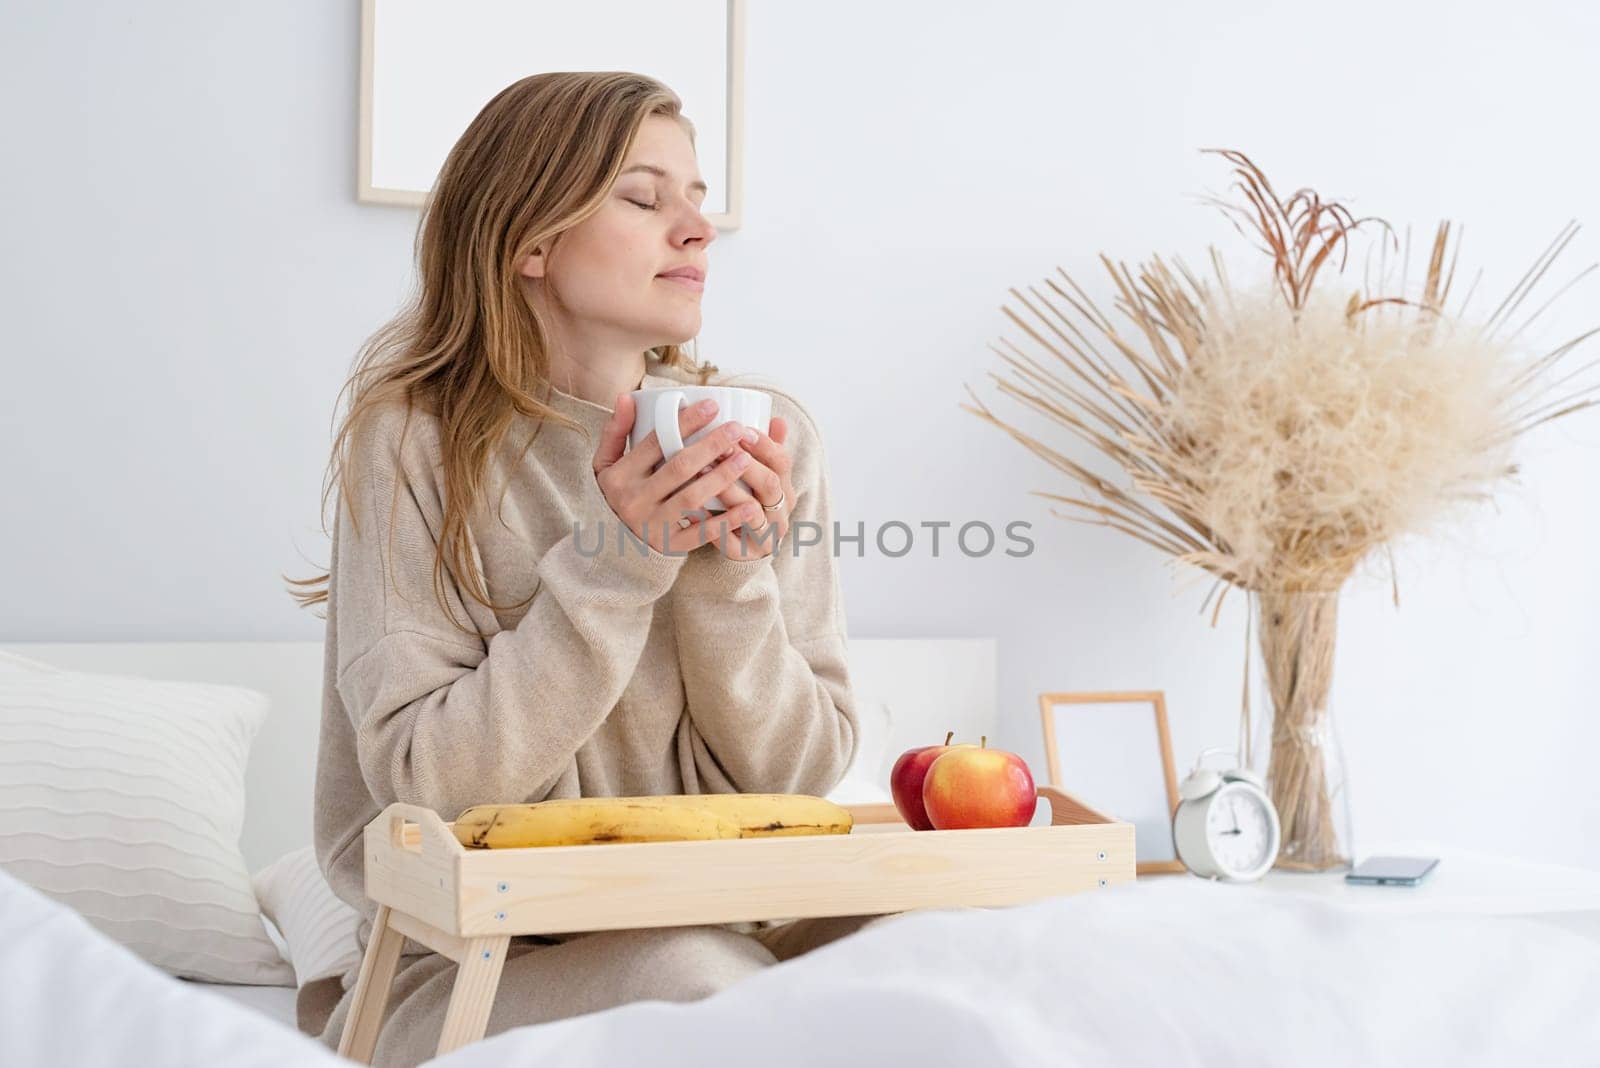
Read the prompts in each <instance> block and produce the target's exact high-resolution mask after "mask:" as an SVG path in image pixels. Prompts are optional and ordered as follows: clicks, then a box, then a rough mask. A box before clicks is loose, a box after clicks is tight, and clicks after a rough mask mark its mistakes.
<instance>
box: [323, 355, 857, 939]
mask: <svg viewBox="0 0 1600 1068" xmlns="http://www.w3.org/2000/svg"><path fill="white" fill-rule="evenodd" d="M685 381H693V380H692V379H691V378H689V377H687V375H686V373H685V372H681V371H679V370H677V369H675V368H670V367H667V366H665V365H663V364H661V363H660V362H659V361H657V360H655V359H654V358H653V357H652V358H651V359H650V360H649V361H648V363H647V367H646V373H645V377H644V380H643V381H642V382H641V383H640V386H641V387H649V386H670V385H675V384H678V383H680V382H685ZM712 384H727V385H749V386H752V387H754V388H761V389H765V390H766V391H768V392H770V393H771V394H772V412H773V415H775V416H782V417H783V418H784V419H785V420H787V421H788V424H789V427H790V435H789V440H788V442H787V448H788V451H789V453H790V455H791V456H792V457H793V460H794V467H793V471H792V474H791V479H792V482H793V485H794V489H795V510H794V513H793V521H794V522H795V523H798V522H800V521H802V520H805V521H810V522H812V523H816V524H818V525H819V527H820V528H821V530H822V532H823V537H822V540H821V542H820V544H817V545H809V546H804V547H802V548H800V549H799V550H798V551H796V550H795V548H794V537H795V533H796V531H795V530H791V531H790V533H789V536H788V537H787V538H786V539H785V541H784V542H783V543H782V544H781V545H780V546H779V547H778V549H777V551H776V552H775V553H774V554H772V555H770V556H767V557H764V558H762V559H760V560H755V561H732V560H729V559H727V558H726V557H725V556H723V555H722V553H721V552H720V551H719V550H718V549H717V547H716V546H715V545H705V546H701V547H700V548H698V549H695V550H693V551H692V552H689V553H680V554H674V555H667V554H662V553H659V552H656V551H655V550H654V549H650V548H649V547H648V546H646V547H645V552H644V554H642V555H641V553H640V551H639V544H640V543H638V542H637V541H630V540H628V539H625V538H621V537H619V535H621V534H622V533H623V531H624V528H623V527H622V526H621V525H620V520H618V519H617V518H616V516H615V513H614V512H612V510H611V507H610V505H609V504H608V503H607V501H606V499H605V497H604V496H603V495H602V493H601V491H600V487H599V485H598V484H597V483H596V481H595V478H594V470H593V456H594V451H595V446H596V444H597V443H598V440H599V438H598V435H599V432H600V430H601V427H602V426H603V424H604V423H605V422H606V420H607V419H608V418H609V417H610V415H611V409H610V408H608V407H604V406H601V405H598V404H594V403H591V402H589V401H586V400H582V399H580V398H577V397H574V396H571V395H569V394H566V393H562V392H559V391H553V392H552V394H551V403H552V404H553V406H555V407H556V408H558V409H559V410H561V411H562V412H564V413H567V414H569V415H571V416H573V417H574V418H576V419H577V420H578V422H579V423H581V424H582V425H583V427H584V428H585V430H586V433H585V434H583V435H580V434H577V433H575V432H573V431H570V430H568V429H566V428H564V427H560V426H554V425H545V426H543V427H542V428H540V430H539V433H538V435H537V437H536V438H535V439H534V444H533V446H532V447H531V448H529V449H527V451H526V452H523V451H522V450H523V446H524V445H525V444H526V442H527V441H528V439H529V435H530V434H531V433H532V431H533V429H534V423H533V422H532V421H531V420H521V419H519V420H518V422H516V423H515V424H513V427H512V430H511V433H510V434H508V435H507V437H506V439H505V440H504V441H503V442H502V443H501V445H500V447H499V449H498V450H497V451H496V452H495V453H494V454H493V455H492V457H491V462H490V467H489V471H488V479H487V481H486V483H485V488H486V493H485V502H484V503H483V504H481V505H480V507H479V508H478V509H477V513H476V514H474V515H472V516H470V517H469V527H470V531H471V537H472V543H473V547H474V549H475V551H476V552H477V554H478V557H479V559H480V560H481V566H482V569H483V573H484V576H485V580H486V582H487V586H488V591H489V594H490V598H489V599H490V600H491V601H494V602H496V603H498V604H507V603H516V602H519V601H522V600H523V599H525V598H527V597H528V596H529V595H530V594H535V596H534V597H533V600H532V601H531V603H529V604H528V605H526V606H524V607H523V608H522V609H521V610H509V611H501V612H499V613H496V612H493V611H490V610H489V609H487V608H485V607H484V606H483V605H482V604H480V603H479V602H478V601H477V600H476V599H475V598H472V597H470V596H468V595H466V593H465V592H464V590H462V589H461V588H460V587H459V586H458V585H457V583H455V582H454V581H453V580H452V577H451V575H450V572H449V571H448V570H447V571H446V572H445V573H444V579H445V584H446V588H447V597H448V600H449V602H450V605H451V608H452V610H453V611H454V612H455V613H456V615H457V618H459V619H462V620H463V622H465V620H466V619H468V618H470V620H471V621H472V623H473V624H475V625H476V627H477V629H478V630H479V631H480V632H481V633H482V634H483V635H484V636H485V637H484V638H483V639H482V640H479V639H478V638H477V637H475V636H474V635H472V634H470V633H467V632H463V631H462V630H460V629H458V628H456V627H455V626H454V625H452V623H451V621H450V619H449V618H448V617H447V616H446V615H445V614H444V613H443V611H442V610H441V609H440V606H439V603H438V600H437V598H436V596H435V593H434V585H433V563H434V547H435V545H436V540H437V537H438V535H439V531H440V524H441V521H442V518H443V506H442V501H443V491H444V486H443V482H442V477H443V467H442V465H441V459H440V449H439V434H438V426H437V420H436V419H434V418H433V417H430V416H428V415H426V414H424V413H422V412H420V411H418V410H417V409H412V410H411V411H410V413H409V416H410V418H409V423H408V425H406V426H405V433H404V438H403V440H402V435H401V430H402V424H407V418H406V416H407V412H406V411H405V410H404V409H403V408H400V407H398V406H396V407H395V408H393V409H392V410H390V411H386V412H383V413H382V414H381V416H380V417H379V418H377V419H375V420H373V421H372V422H370V423H369V424H368V429H367V430H366V431H365V432H363V433H360V434H358V435H356V436H355V438H354V440H353V443H352V448H351V452H350V463H351V468H350V474H351V477H352V487H353V489H352V496H353V497H354V504H355V511H356V514H357V515H358V516H359V518H360V524H359V525H360V530H359V534H358V533H357V531H356V530H354V529H352V527H351V525H350V523H349V516H348V515H346V509H345V504H344V503H343V501H342V499H341V501H340V502H339V506H338V516H337V518H336V520H335V528H334V535H333V547H332V563H331V568H330V570H331V578H330V584H329V597H328V605H327V639H326V654H325V660H324V683H323V698H322V700H323V708H322V731H321V740H320V748H319V753H318V758H317V778H316V816H315V840H316V850H317V858H318V861H319V863H320V864H321V866H322V869H323V871H324V873H326V875H327V876H328V879H329V881H330V883H331V884H332V885H333V888H334V890H335V892H336V893H337V894H338V895H339V896H340V897H341V898H343V899H344V900H345V901H348V902H349V903H350V904H352V905H353V906H355V907H356V908H357V909H359V910H360V911H361V912H362V913H363V914H364V915H365V916H367V917H368V918H369V919H370V917H371V916H372V914H373V912H374V911H375V910H374V907H373V906H372V905H371V904H370V903H369V902H368V901H367V899H366V896H365V894H364V892H363V868H362V852H361V848H360V845H361V832H362V828H363V827H365V826H366V824H367V823H368V822H369V821H370V820H372V819H373V818H374V817H375V816H377V815H378V813H379V811H380V810H381V809H382V807H383V806H384V805H386V804H388V803H390V802H392V801H408V802H411V803H414V804H419V805H425V806H427V807H428V808H431V809H434V810H435V811H437V812H438V813H439V814H440V815H441V816H443V817H444V818H445V819H446V820H451V819H454V818H455V816H456V815H457V814H458V813H459V812H460V811H461V810H462V809H464V808H466V807H468V806H470V805H474V804H479V803H486V802H510V801H538V800H542V799H544V798H556V797H615V796H625V795H634V794H670V793H736V792H737V793H769V792H770V793H808V794H817V795H822V794H826V793H827V792H828V791H830V790H831V789H833V787H834V786H835V785H837V784H838V782H839V781H840V779H841V778H842V777H843V775H844V772H845V769H846V767H847V766H848V764H849V763H850V760H851V758H852V757H853V755H854V752H855V749H856V740H857V720H856V712H855V705H854V701H853V699H852V696H851V690H850V679H849V675H848V672H847V668H846V663H845V643H846V635H845V617H844V609H843V602H842V600H841V597H840V592H839V584H838V578H837V573H836V568H835V561H834V558H833V555H832V552H831V546H832V530H833V517H832V514H831V502H830V500H829V494H828V480H827V462H826V457H825V455H824V452H823V447H822V441H821V438H820V437H819V435H818V433H817V428H816V424H815V423H814V422H813V421H812V419H811V417H810V416H809V414H808V413H807V412H806V411H805V409H804V408H803V407H801V405H800V404H799V403H798V402H797V401H796V400H795V399H794V398H793V397H790V396H789V395H787V394H786V393H784V392H782V391H780V390H778V389H776V388H774V387H772V386H771V385H769V384H766V383H764V382H760V381H759V380H754V379H744V378H730V377H727V376H721V377H717V378H714V379H713V383H712ZM763 429H765V428H763ZM502 493H503V496H502ZM497 504H498V512H497V511H496V505H497ZM575 521H576V522H577V523H578V524H579V534H578V535H576V537H577V538H578V539H581V545H582V546H583V550H582V551H581V552H580V550H579V544H580V541H578V540H575V534H574V527H573V525H574V522H575ZM597 530H603V531H604V534H605V542H604V545H603V547H602V549H601V551H600V552H598V553H596V552H595V546H596V538H597V536H598V535H597V533H596V531H597ZM619 544H620V545H621V547H622V551H619ZM368 926H369V924H367V923H363V924H362V928H363V933H364V932H365V930H366V929H367V928H368Z"/></svg>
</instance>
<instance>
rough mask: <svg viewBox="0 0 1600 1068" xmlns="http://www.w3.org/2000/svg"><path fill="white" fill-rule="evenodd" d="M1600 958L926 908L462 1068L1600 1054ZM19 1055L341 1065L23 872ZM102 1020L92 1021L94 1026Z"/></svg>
mask: <svg viewBox="0 0 1600 1068" xmlns="http://www.w3.org/2000/svg"><path fill="white" fill-rule="evenodd" d="M1596 1005H1600V945H1596V944H1595V943H1594V942H1592V941H1590V940H1589V939H1587V938H1585V937H1582V936H1580V935H1577V934H1574V933H1571V932H1569V931H1564V930H1561V929H1559V928H1556V927H1552V926H1549V925H1545V924H1538V923H1534V922H1532V921H1529V920H1527V919H1522V918H1514V917H1487V916H1473V915H1463V914H1437V915H1426V916H1391V915H1382V914H1378V913H1371V912H1363V911H1360V910H1354V909H1347V908H1343V907H1340V906H1336V905H1332V904H1329V903H1327V902H1322V901H1317V900H1313V899H1308V898H1297V897H1286V896H1283V895H1273V894H1269V893H1266V892H1264V891H1262V890H1260V889H1259V888H1256V887H1248V886H1228V885H1224V884H1212V883H1198V884H1196V883H1195V882H1194V881H1192V880H1177V879H1160V880H1146V881H1144V882H1140V883H1135V884H1127V885H1122V886H1116V887H1112V888H1108V889H1105V890H1098V891H1094V892H1092V893H1087V894H1079V895H1073V896H1070V897H1057V898H1051V899H1047V900H1044V901H1037V902H1033V903H1030V904H1026V905H1017V906H1012V907H1009V908H999V909H989V910H983V909H972V910H937V911H923V912H915V913H907V914H904V915H902V916H900V917H897V918H896V919H895V920H893V921H891V922H889V923H886V924H882V925H879V926H877V927H874V928H872V929H870V930H866V931H863V932H860V933H859V934H857V935H853V936H851V937H849V938H845V939H841V940H840V941H838V942H834V943H832V944H830V945H827V946H823V947H821V948H820V949H817V950H815V951H813V952H811V953H809V954H806V955H804V956H801V957H798V958H795V959H794V960H791V961H787V962H785V963H783V964H779V965H776V966H774V967H772V968H769V969H767V970H766V971H764V972H762V973H759V974H757V975H755V976H752V977H751V978H749V979H747V980H745V981H743V982H740V983H737V984H735V985H734V986H732V987H729V988H727V989H725V990H723V991H721V992H720V993H718V994H716V995H714V996H712V997H709V998H705V999H702V1000H701V1001H698V1002H692V1003H685V1004H680V1003H669V1002H664V1001H645V1002H636V1003H634V1004H631V1005H623V1006H618V1007H617V1008H615V1009H610V1010H607V1011H605V1012H599V1013H592V1014H589V1015H587V1016H580V1017H576V1018H573V1019H569V1020H562V1021H557V1022H555V1023H550V1024H545V1025H541V1026H537V1027H523V1028H517V1029H514V1030H512V1031H508V1032H506V1033H504V1034H501V1035H497V1036H494V1037H492V1038H490V1039H488V1040H486V1041H484V1042H482V1043H478V1044H475V1045H472V1046H468V1047H466V1048H465V1049H461V1050H458V1051H456V1052H455V1053H453V1054H450V1055H449V1056H447V1057H442V1058H438V1059H436V1060H434V1061H430V1062H429V1063H430V1064H434V1065H438V1066H440V1068H490V1066H493V1068H500V1066H502V1065H507V1064H516V1065H518V1066H521V1068H540V1066H545V1065H548V1066H551V1068H585V1066H595V1068H600V1066H609V1065H617V1064H641V1065H644V1064H648V1065H651V1066H652V1068H672V1066H678V1065H682V1066H684V1068H688V1066H696V1068H698V1066H702V1065H707V1064H747V1063H748V1064H755V1063H759V1064H762V1065H763V1066H774V1068H781V1066H789V1065H792V1066H795V1068H814V1066H815V1065H817V1064H819V1063H822V1064H839V1065H849V1064H874V1065H876V1064H888V1063H894V1064H921V1065H928V1066H933V1065H946V1064H974V1063H981V1064H985V1065H1017V1066H1022V1065H1029V1066H1032V1065H1039V1064H1050V1065H1053V1066H1069V1065H1103V1064H1118V1065H1124V1064H1126V1065H1142V1064H1152V1065H1153V1064H1163V1065H1169V1064H1180V1065H1181V1064H1217V1065H1279V1064H1295V1065H1297V1066H1306V1065H1313V1066H1314V1065H1335V1064H1337V1065H1349V1064H1362V1065H1391V1064H1392V1065H1415V1064H1452V1065H1503V1064H1541V1065H1594V1064H1596V1063H1597V1062H1600V1013H1596V1012H1595V1008H1594V1007H1595V1006H1596ZM0 1020H4V1021H5V1023H6V1026H4V1027H0V1064H4V1065H7V1066H8V1068H9V1066H17V1068H29V1066H34V1065H39V1066H46V1065H48V1066H51V1068H54V1066H56V1065H62V1064H72V1065H76V1066H79V1068H105V1066H111V1065H126V1064H150V1065H157V1064H159V1065H163V1066H165V1065H197V1066H198V1065H216V1064H229V1065H235V1064H237V1065H257V1064H260V1065H268V1064H271V1065H283V1064H297V1065H311V1066H317V1065H330V1066H331V1065H339V1064H346V1063H348V1062H345V1061H342V1060H340V1059H338V1058H337V1057H335V1056H334V1055H333V1054H332V1053H330V1052H329V1051H328V1050H327V1049H326V1048H325V1047H323V1046H322V1045H321V1044H320V1043H317V1042H315V1041H313V1040H312V1039H309V1038H307V1037H305V1036H303V1035H301V1034H299V1033H298V1032H296V1031H294V1030H292V1029H290V1028H288V1027H284V1026H281V1025H279V1024H277V1023H274V1022H273V1021H272V1020H270V1019H268V1018H267V1017H266V1016H264V1015H263V1014H261V1013H259V1012H256V1011H252V1010H250V1009H247V1008H245V1007H243V1006H241V1005H238V1004H235V1003H234V1002H231V1001H229V1000H227V999H226V998H223V997H218V996H216V994H214V993H210V992H206V991H203V990H201V989H199V988H198V987H197V985H196V984H192V983H179V982H176V981H174V980H172V979H171V978H169V977H167V976H165V975H163V974H162V973H160V972H158V971H156V970H155V969H154V968H152V967H150V966H149V965H147V964H145V963H144V962H143V961H141V960H139V959H138V958H137V957H135V956H133V955H132V954H131V953H128V952H127V951H125V950H124V949H122V947H121V946H118V945H116V944H115V943H113V942H111V941H110V940H109V939H106V938H105V937H104V936H102V935H100V934H99V933H98V932H96V931H94V930H93V929H92V928H90V927H89V926H88V925H87V924H85V923H84V922H83V921H82V920H81V919H80V918H79V917H78V916H77V915H76V914H75V913H73V912H71V911H70V910H69V909H67V908H65V907H64V906H61V905H58V904H57V903H55V902H53V901H50V900H49V899H47V898H45V897H43V896H42V895H40V894H38V893H36V892H35V891H33V890H32V889H30V888H28V887H25V886H23V885H22V884H20V883H18V882H16V881H15V880H14V879H11V878H10V877H9V876H6V875H5V874H4V873H3V872H0ZM87 1021H93V1025H92V1026H86V1022H87Z"/></svg>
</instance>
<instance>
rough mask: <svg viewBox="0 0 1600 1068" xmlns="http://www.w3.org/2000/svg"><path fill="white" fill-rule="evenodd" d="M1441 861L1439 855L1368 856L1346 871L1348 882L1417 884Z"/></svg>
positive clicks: (1345, 878)
mask: <svg viewBox="0 0 1600 1068" xmlns="http://www.w3.org/2000/svg"><path fill="white" fill-rule="evenodd" d="M1438 863H1439V858H1438V857H1368V858H1367V859H1366V860H1363V861H1362V862H1361V863H1359V864H1357V865H1356V866H1355V867H1354V868H1352V869H1351V870H1349V871H1347V872H1345V876H1344V881H1345V882H1347V883H1368V884H1371V885H1393V886H1416V885H1417V883H1419V882H1421V881H1422V877H1423V876H1424V875H1426V874H1428V873H1429V872H1430V871H1432V870H1433V869H1434V866H1435V865H1437V864H1438Z"/></svg>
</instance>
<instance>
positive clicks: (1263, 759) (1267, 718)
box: [1246, 590, 1354, 872]
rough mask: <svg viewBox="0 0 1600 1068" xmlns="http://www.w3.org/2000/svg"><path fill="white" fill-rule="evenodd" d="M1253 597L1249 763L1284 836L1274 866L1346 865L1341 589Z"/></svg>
mask: <svg viewBox="0 0 1600 1068" xmlns="http://www.w3.org/2000/svg"><path fill="white" fill-rule="evenodd" d="M1251 596H1252V597H1253V599H1254V601H1255V608H1256V623H1257V626H1258V628H1259V636H1260V644H1259V648H1260V654H1261V655H1260V663H1259V665H1258V666H1257V669H1256V681H1255V686H1254V690H1255V692H1256V693H1257V694H1259V695H1260V699H1259V700H1257V701H1255V702H1253V704H1254V706H1255V708H1256V709H1257V710H1258V712H1257V714H1258V715H1259V717H1260V722H1259V723H1258V725H1257V727H1256V730H1255V731H1254V735H1253V741H1252V745H1251V752H1250V755H1249V758H1248V759H1247V761H1246V763H1247V764H1248V765H1249V766H1250V767H1251V769H1252V770H1254V771H1256V772H1257V773H1259V774H1261V775H1263V777H1264V778H1265V779H1266V783H1267V793H1268V796H1270V797H1271V798H1272V803H1273V806H1274V807H1275V808H1276V809H1277V810H1278V823H1279V828H1280V832H1281V835H1282V840H1281V842H1280V844H1279V848H1278V859H1277V861H1276V862H1275V863H1274V865H1273V866H1274V867H1275V868H1278V869H1280V870H1286V871H1301V872H1326V871H1338V870H1341V869H1348V868H1349V867H1350V863H1351V858H1352V857H1353V856H1354V847H1353V841H1352V839H1353V826H1352V822H1351V818H1350V789H1349V785H1350V784H1349V777H1348V769H1347V768H1346V765H1345V758H1344V746H1343V745H1342V743H1341V742H1340V739H1339V732H1338V727H1337V725H1336V721H1335V718H1334V715H1333V708H1332V703H1331V701H1330V698H1331V696H1332V691H1333V661H1334V645H1335V639H1336V638H1337V636H1338V619H1339V591H1338V590H1262V591H1256V592H1254V593H1253V594H1252V595H1251Z"/></svg>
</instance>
